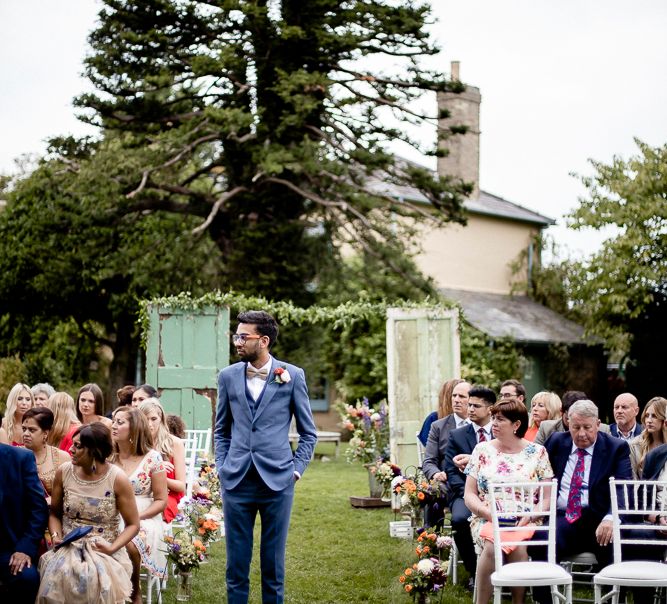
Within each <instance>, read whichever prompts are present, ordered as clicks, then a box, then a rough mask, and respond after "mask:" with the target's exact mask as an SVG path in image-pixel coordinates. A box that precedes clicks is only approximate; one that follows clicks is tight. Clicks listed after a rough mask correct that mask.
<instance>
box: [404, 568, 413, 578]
mask: <svg viewBox="0 0 667 604" xmlns="http://www.w3.org/2000/svg"><path fill="white" fill-rule="evenodd" d="M411 574H412V569H411V568H406V569H405V576H406V577H409V576H410V575H411Z"/></svg>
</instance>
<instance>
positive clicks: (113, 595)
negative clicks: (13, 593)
mask: <svg viewBox="0 0 667 604" xmlns="http://www.w3.org/2000/svg"><path fill="white" fill-rule="evenodd" d="M111 452H112V445H111V435H110V434H109V429H108V428H107V427H106V426H104V425H103V424H101V423H93V424H90V425H85V426H80V427H79V428H78V429H77V432H76V433H75V434H74V437H73V441H72V449H71V451H70V454H71V457H72V461H71V463H69V462H68V463H66V464H63V465H62V466H61V467H59V468H58V470H57V471H56V476H55V479H54V481H53V494H52V497H51V513H50V516H49V532H50V533H51V538H52V539H53V543H54V545H58V544H59V543H60V542H62V540H63V535H67V534H68V533H70V532H71V531H72V530H73V529H76V528H85V527H92V530H91V531H90V532H89V533H88V534H87V535H86V536H84V537H83V538H81V539H79V540H77V541H74V542H73V543H70V544H69V545H66V546H64V547H62V548H60V549H58V550H55V549H53V550H51V551H49V552H47V553H46V554H44V555H43V556H42V557H41V559H40V561H39V571H40V575H41V579H42V580H41V583H40V586H39V594H38V596H37V600H36V602H37V604H56V603H58V604H62V603H63V602H67V604H121V603H122V602H125V601H127V599H128V598H129V597H130V594H131V592H132V583H131V581H130V575H131V573H132V564H131V562H130V559H129V557H128V555H127V551H126V550H125V546H126V545H127V543H129V541H130V539H132V537H133V536H134V535H136V534H137V532H138V531H139V513H138V512H137V505H136V503H135V500H134V495H133V493H132V487H131V486H130V482H129V480H128V479H127V477H126V476H125V474H123V472H122V471H121V470H120V468H118V467H116V466H114V465H112V464H110V463H108V462H107V458H108V457H109V456H110V455H111ZM121 519H122V521H123V526H124V528H121V525H120V523H121Z"/></svg>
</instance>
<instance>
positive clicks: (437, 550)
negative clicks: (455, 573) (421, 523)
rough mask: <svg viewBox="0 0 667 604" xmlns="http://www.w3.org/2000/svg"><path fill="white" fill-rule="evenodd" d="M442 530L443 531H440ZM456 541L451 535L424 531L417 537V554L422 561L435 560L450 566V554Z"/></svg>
mask: <svg viewBox="0 0 667 604" xmlns="http://www.w3.org/2000/svg"><path fill="white" fill-rule="evenodd" d="M440 530H442V529H440ZM453 543H454V540H453V539H452V537H451V536H450V535H444V534H442V533H439V532H437V531H432V530H424V531H422V532H421V533H419V536H418V537H417V547H416V548H415V553H416V554H417V557H418V558H419V559H420V560H421V559H422V558H435V557H437V558H438V560H440V561H441V562H444V563H445V565H446V566H447V565H448V564H449V552H450V551H451V549H452V544H453Z"/></svg>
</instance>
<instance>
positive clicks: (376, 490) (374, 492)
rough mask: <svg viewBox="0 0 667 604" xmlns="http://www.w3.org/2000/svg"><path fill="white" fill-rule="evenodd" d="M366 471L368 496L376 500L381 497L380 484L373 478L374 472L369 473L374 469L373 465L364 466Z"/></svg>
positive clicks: (381, 488)
mask: <svg viewBox="0 0 667 604" xmlns="http://www.w3.org/2000/svg"><path fill="white" fill-rule="evenodd" d="M364 466H365V467H366V470H368V490H369V491H370V496H371V497H374V498H376V499H378V498H380V497H382V491H383V490H384V489H383V487H382V483H381V482H379V481H378V479H377V478H376V477H375V472H371V468H373V467H375V464H372V463H367V464H364Z"/></svg>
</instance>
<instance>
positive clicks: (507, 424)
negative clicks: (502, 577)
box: [465, 399, 554, 604]
mask: <svg viewBox="0 0 667 604" xmlns="http://www.w3.org/2000/svg"><path fill="white" fill-rule="evenodd" d="M491 415H492V418H493V423H492V428H491V430H492V434H493V439H492V440H490V441H486V442H481V443H479V444H478V445H477V446H476V447H475V449H474V450H473V452H472V456H471V457H470V461H469V462H468V465H467V467H466V470H465V473H466V474H467V478H466V486H465V504H466V507H467V508H468V509H469V510H470V511H471V512H472V517H471V519H470V533H471V534H472V538H473V541H474V542H475V548H476V549H477V552H478V553H479V554H480V557H479V560H478V563H477V576H476V577H475V581H476V582H477V604H487V602H488V601H489V598H490V597H491V592H492V591H493V587H492V585H491V573H492V572H493V571H494V567H495V560H494V556H493V543H492V542H491V541H487V540H485V539H483V538H482V537H481V536H480V531H481V530H482V527H483V525H484V524H485V523H486V522H490V521H491V510H490V508H489V501H488V496H489V483H490V482H495V483H497V482H522V481H523V482H528V481H535V482H541V481H546V480H550V479H551V478H553V475H554V474H553V470H552V469H551V464H550V463H549V456H548V454H547V451H546V449H545V448H544V447H543V446H542V445H537V444H535V443H532V442H529V441H527V440H526V439H525V438H524V437H523V436H524V434H525V433H526V430H527V429H528V411H527V410H526V406H525V405H524V404H523V403H521V402H519V401H517V400H514V399H510V400H502V401H500V402H498V403H496V404H495V405H493V406H492V407H491ZM501 511H506V512H507V511H508V510H501ZM528 522H529V520H528V518H527V517H523V518H521V520H520V521H519V523H518V526H524V525H525V524H528ZM507 557H508V560H509V561H510V562H519V561H522V560H527V559H528V554H527V551H526V548H525V547H518V548H516V549H515V550H514V551H513V552H511V553H510V554H507ZM524 593H525V588H523V587H515V588H512V602H515V603H517V602H523V599H524Z"/></svg>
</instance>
